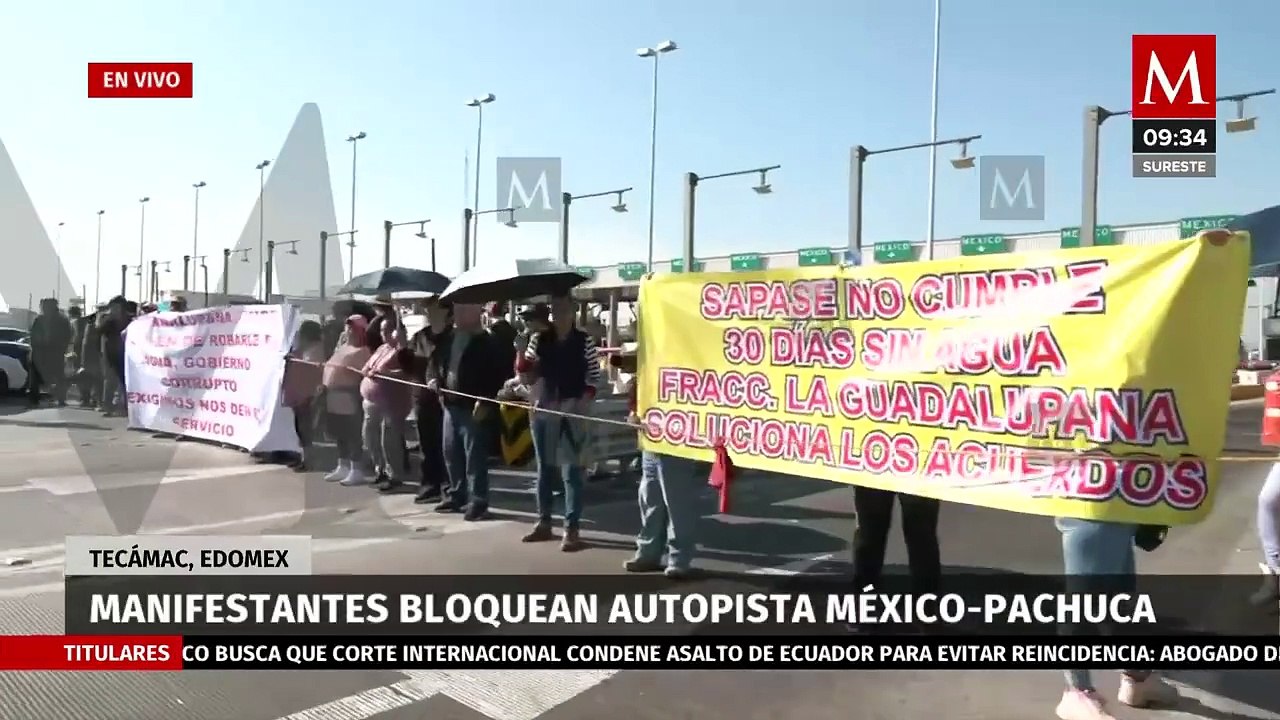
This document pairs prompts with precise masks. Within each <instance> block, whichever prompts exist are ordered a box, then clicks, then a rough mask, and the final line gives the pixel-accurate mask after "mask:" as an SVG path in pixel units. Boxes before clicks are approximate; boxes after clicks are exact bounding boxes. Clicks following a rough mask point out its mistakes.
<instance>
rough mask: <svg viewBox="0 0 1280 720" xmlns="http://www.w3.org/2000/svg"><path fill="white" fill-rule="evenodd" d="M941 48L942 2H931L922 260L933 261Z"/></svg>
mask: <svg viewBox="0 0 1280 720" xmlns="http://www.w3.org/2000/svg"><path fill="white" fill-rule="evenodd" d="M941 48H942V0H933V103H932V106H931V108H930V111H929V127H930V130H929V143H930V144H929V211H928V212H929V227H928V232H927V234H926V235H925V239H924V259H925V260H932V259H933V231H934V221H935V219H936V218H937V199H938V196H937V190H938V58H939V54H940V50H941Z"/></svg>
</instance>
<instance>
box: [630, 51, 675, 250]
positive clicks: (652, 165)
mask: <svg viewBox="0 0 1280 720" xmlns="http://www.w3.org/2000/svg"><path fill="white" fill-rule="evenodd" d="M676 49H677V45H676V44H675V43H674V42H672V41H671V40H667V41H665V42H661V43H658V44H657V45H656V46H654V47H651V48H647V47H646V48H640V49H639V50H636V55H639V56H640V57H642V58H653V97H652V99H651V103H650V105H651V110H652V114H651V116H650V118H649V255H648V265H647V266H646V268H647V269H648V271H649V272H652V271H653V213H654V207H655V205H656V203H655V202H654V192H655V190H656V187H657V174H658V58H659V57H660V56H661V55H664V54H666V53H669V52H672V51H674V50H676Z"/></svg>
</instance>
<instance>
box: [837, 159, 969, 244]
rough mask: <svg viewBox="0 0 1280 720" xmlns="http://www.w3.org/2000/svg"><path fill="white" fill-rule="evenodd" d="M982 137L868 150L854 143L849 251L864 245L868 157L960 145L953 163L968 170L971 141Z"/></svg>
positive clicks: (851, 165) (851, 172) (850, 185)
mask: <svg viewBox="0 0 1280 720" xmlns="http://www.w3.org/2000/svg"><path fill="white" fill-rule="evenodd" d="M981 138H982V136H981V135H970V136H968V137H960V138H951V139H950V140H937V141H934V142H924V143H915V144H914V145H901V146H899V147H892V148H886V149H884V150H868V149H866V148H865V147H863V146H861V145H854V146H853V148H852V149H850V151H849V251H850V252H857V251H858V249H859V248H861V247H862V176H863V165H865V164H866V162H867V158H868V157H871V156H872V155H887V154H889V153H895V152H902V151H904V150H918V149H920V148H936V147H942V146H943V145H959V146H960V157H958V158H955V159H953V160H952V161H951V164H952V166H954V167H955V168H956V169H957V170H968V169H969V168H972V167H973V164H974V163H973V158H972V157H970V156H969V152H968V149H969V143H971V142H973V141H974V140H979V139H981Z"/></svg>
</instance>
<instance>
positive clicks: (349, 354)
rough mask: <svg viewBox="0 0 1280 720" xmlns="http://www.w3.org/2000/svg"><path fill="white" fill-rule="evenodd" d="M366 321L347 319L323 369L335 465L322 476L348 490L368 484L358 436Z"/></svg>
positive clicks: (327, 429)
mask: <svg viewBox="0 0 1280 720" xmlns="http://www.w3.org/2000/svg"><path fill="white" fill-rule="evenodd" d="M368 328H369V321H368V319H367V318H365V316H363V315H352V316H351V317H349V318H347V320H346V323H345V329H344V330H343V331H342V333H341V337H342V339H343V344H342V345H340V346H339V347H337V348H336V349H334V351H333V353H332V354H331V355H330V356H329V362H327V363H326V364H325V366H324V374H323V377H322V384H323V385H324V406H325V422H324V426H325V432H326V433H327V434H328V435H329V437H330V438H332V439H333V442H334V444H335V445H337V446H338V465H337V467H335V468H334V469H333V472H331V473H329V474H328V475H325V477H324V479H325V480H328V481H329V482H338V481H341V483H342V484H343V485H346V486H348V487H350V486H353V485H363V484H365V483H366V482H368V479H367V478H366V477H365V475H364V470H363V468H361V467H360V461H361V459H362V457H363V455H364V452H363V450H364V441H363V440H362V435H361V425H362V423H361V420H360V404H361V397H360V382H361V377H362V373H363V371H364V366H365V363H367V362H369V357H370V353H369V348H368V347H367V343H366V341H365V334H366V332H367V331H368Z"/></svg>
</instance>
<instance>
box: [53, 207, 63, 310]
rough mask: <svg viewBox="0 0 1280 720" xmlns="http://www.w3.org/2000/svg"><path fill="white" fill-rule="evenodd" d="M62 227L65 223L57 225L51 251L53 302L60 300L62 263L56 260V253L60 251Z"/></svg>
mask: <svg viewBox="0 0 1280 720" xmlns="http://www.w3.org/2000/svg"><path fill="white" fill-rule="evenodd" d="M63 225H66V223H64V222H60V223H58V239H57V240H55V241H54V245H56V248H55V249H54V251H53V297H54V299H55V300H61V299H62V261H61V260H60V259H59V258H58V253H59V252H61V251H62V226H63Z"/></svg>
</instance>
